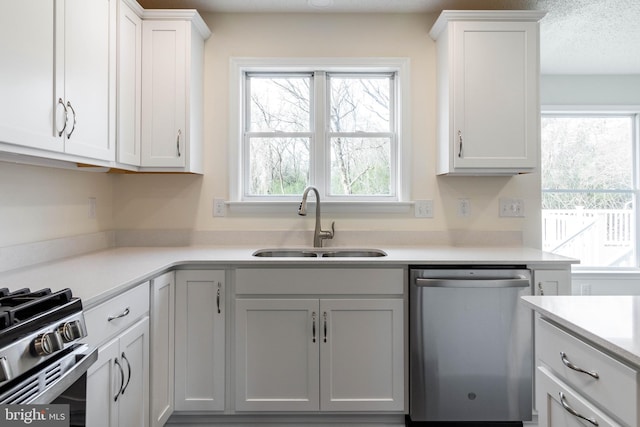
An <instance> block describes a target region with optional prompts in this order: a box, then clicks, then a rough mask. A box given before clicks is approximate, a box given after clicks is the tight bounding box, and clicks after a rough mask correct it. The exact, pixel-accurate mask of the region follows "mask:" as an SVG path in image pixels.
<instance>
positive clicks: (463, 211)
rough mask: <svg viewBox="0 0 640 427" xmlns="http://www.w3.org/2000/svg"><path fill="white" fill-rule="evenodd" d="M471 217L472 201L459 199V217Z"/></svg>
mask: <svg viewBox="0 0 640 427" xmlns="http://www.w3.org/2000/svg"><path fill="white" fill-rule="evenodd" d="M470 215H471V201H470V200H469V199H458V216H460V217H468V216H470Z"/></svg>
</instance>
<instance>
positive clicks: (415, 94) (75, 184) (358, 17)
mask: <svg viewBox="0 0 640 427" xmlns="http://www.w3.org/2000/svg"><path fill="white" fill-rule="evenodd" d="M203 17H204V18H205V21H206V22H207V24H208V25H209V27H210V28H211V30H212V32H213V35H212V36H211V38H210V39H209V40H208V41H207V43H206V46H205V50H206V52H205V128H204V136H205V151H204V156H205V159H204V167H205V173H204V176H190V175H165V176H162V175H108V176H107V175H99V176H97V174H89V173H80V172H69V171H60V170H47V169H43V168H33V167H26V166H14V165H4V164H1V165H0V178H2V181H1V182H2V184H0V185H2V190H3V194H7V192H8V191H9V190H11V191H12V192H13V194H15V195H14V196H11V197H9V203H8V204H7V205H5V203H6V202H5V201H4V200H3V205H2V208H1V209H0V220H3V221H2V224H3V226H2V229H3V233H2V236H1V237H0V246H4V245H6V244H11V243H21V242H30V241H34V240H41V239H48V238H53V237H59V236H63V235H74V234H81V233H86V232H91V231H100V230H107V229H112V228H118V229H127V230H129V229H148V230H152V229H191V230H209V231H210V230H214V231H215V230H308V229H312V228H313V216H309V217H307V218H302V217H298V216H297V215H296V214H295V211H293V212H287V213H280V214H266V215H248V214H242V215H239V214H235V215H229V216H227V217H224V218H214V217H212V200H213V198H214V196H215V197H222V198H224V199H228V197H229V194H228V175H229V170H228V164H227V163H228V162H227V151H228V150H227V145H228V143H229V141H228V137H227V136H228V122H229V116H228V106H229V99H228V97H229V85H228V81H229V76H228V72H229V60H230V58H231V57H234V56H235V57H258V56H272V57H292V56H293V57H350V56H363V57H394V56H397V57H408V58H410V61H411V69H410V74H411V94H412V95H411V96H412V99H411V103H410V105H411V111H410V114H411V117H410V120H411V130H412V135H411V139H412V142H413V153H412V164H411V168H412V172H411V177H412V182H411V188H412V189H411V195H410V197H411V199H412V200H415V199H432V200H434V208H435V218H433V219H419V218H415V217H414V215H413V212H410V213H405V214H386V215H385V214H367V213H362V214H357V215H356V214H338V213H331V214H328V213H327V214H326V215H325V218H324V219H325V222H328V221H329V219H334V220H335V221H336V226H337V227H338V228H339V229H340V230H354V231H360V230H370V229H374V230H389V231H394V230H398V231H413V230H415V231H427V232H428V231H446V230H458V231H459V230H462V231H465V230H473V231H495V230H507V231H516V232H520V231H522V232H523V239H524V243H525V245H527V246H539V241H540V237H539V223H540V216H539V204H540V201H539V183H538V182H539V178H538V175H537V174H530V175H523V176H516V177H512V178H507V177H468V178H466V177H436V176H435V124H436V117H435V116H436V111H435V103H436V100H435V93H436V92H435V86H436V76H435V69H436V67H435V45H434V43H433V41H432V40H431V39H430V38H429V36H428V31H429V28H430V27H431V24H432V23H433V21H434V20H435V18H436V15H421V14H413V15H381V14H371V15H368V14H343V15H332V14H327V15H324V14H281V15H275V14H208V15H204V16H203ZM7 179H10V180H11V184H8V183H7ZM112 189H113V195H112V193H111V190H112ZM96 195H97V198H98V206H99V215H98V217H99V218H98V220H97V221H88V220H87V219H86V210H87V206H86V204H87V203H86V199H87V197H89V196H96ZM500 197H509V198H521V199H524V200H525V211H526V214H527V216H526V218H523V219H522V218H518V219H505V218H498V199H499V198H500ZM3 198H4V197H3ZM458 198H468V199H470V201H471V216H470V217H468V218H458V217H457V216H456V202H457V199H458ZM112 207H113V209H112Z"/></svg>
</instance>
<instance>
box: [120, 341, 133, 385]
mask: <svg viewBox="0 0 640 427" xmlns="http://www.w3.org/2000/svg"><path fill="white" fill-rule="evenodd" d="M121 359H122V360H124V361H125V362H127V369H128V370H129V374H128V375H127V382H126V384H124V386H123V387H122V391H121V392H120V394H124V391H125V390H126V389H127V387H129V383H130V382H131V363H129V359H127V356H125V355H124V351H123V352H122V357H121ZM122 379H123V380H124V375H123V376H122Z"/></svg>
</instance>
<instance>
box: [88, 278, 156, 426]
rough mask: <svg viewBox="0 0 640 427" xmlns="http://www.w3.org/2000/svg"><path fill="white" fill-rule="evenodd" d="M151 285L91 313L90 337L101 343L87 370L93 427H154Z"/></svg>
mask: <svg viewBox="0 0 640 427" xmlns="http://www.w3.org/2000/svg"><path fill="white" fill-rule="evenodd" d="M148 311H149V284H148V283H143V284H142V285H139V286H138V287H136V288H134V289H132V290H130V291H127V292H125V293H124V294H121V295H119V296H117V297H115V298H113V299H112V300H109V301H107V302H105V303H103V304H101V305H99V306H97V307H95V308H93V309H91V310H88V311H87V312H86V313H85V320H86V323H87V331H88V334H89V335H88V337H87V339H86V341H87V342H88V343H90V344H92V345H99V349H98V360H97V361H96V362H95V363H94V364H93V365H92V366H91V367H90V368H89V370H88V371H87V396H88V399H87V426H90V427H94V426H100V427H129V426H143V427H146V426H148V425H149V318H148V316H147V314H148Z"/></svg>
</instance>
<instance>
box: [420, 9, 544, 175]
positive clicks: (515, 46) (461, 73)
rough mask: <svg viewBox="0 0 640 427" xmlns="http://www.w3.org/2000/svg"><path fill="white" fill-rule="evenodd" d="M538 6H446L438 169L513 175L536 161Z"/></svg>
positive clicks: (439, 29) (439, 28)
mask: <svg viewBox="0 0 640 427" xmlns="http://www.w3.org/2000/svg"><path fill="white" fill-rule="evenodd" d="M543 16H544V13H543V12H538V11H444V12H443V13H442V14H441V15H440V17H439V18H438V20H437V21H436V22H435V24H434V25H433V27H432V29H431V31H430V33H429V34H430V36H431V38H432V39H434V40H435V41H436V47H437V79H438V89H437V90H438V92H437V98H438V104H437V105H438V123H437V127H438V130H437V139H438V159H437V173H438V174H451V175H456V174H459V175H514V174H518V173H526V172H532V171H533V170H535V168H536V167H537V163H538V155H537V151H538V146H539V125H540V101H539V94H538V92H539V89H538V86H539V73H540V71H539V28H538V21H539V20H540V19H541V18H542V17H543Z"/></svg>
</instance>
